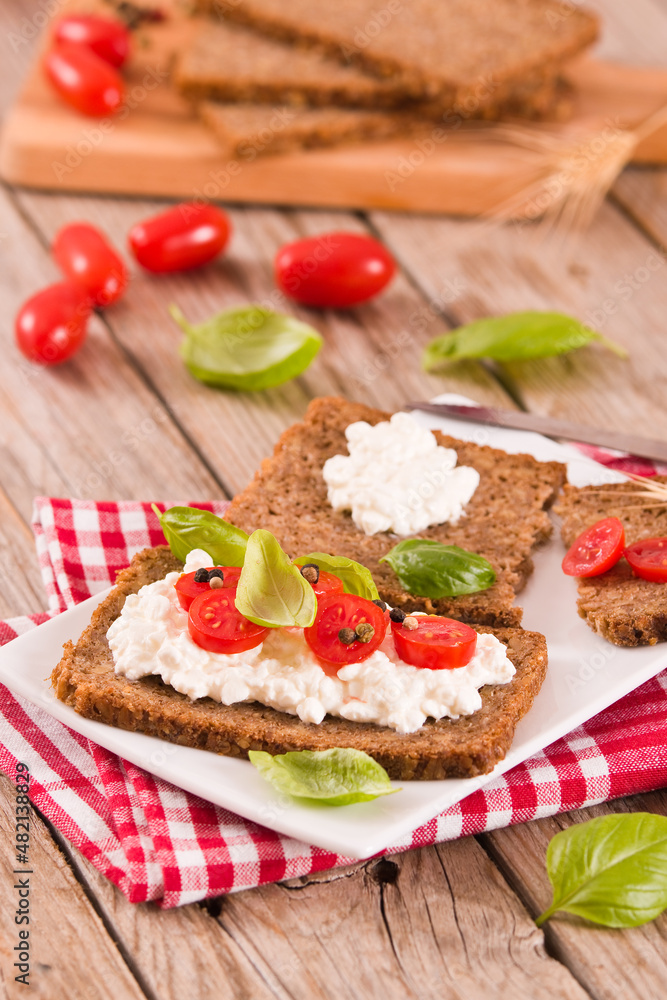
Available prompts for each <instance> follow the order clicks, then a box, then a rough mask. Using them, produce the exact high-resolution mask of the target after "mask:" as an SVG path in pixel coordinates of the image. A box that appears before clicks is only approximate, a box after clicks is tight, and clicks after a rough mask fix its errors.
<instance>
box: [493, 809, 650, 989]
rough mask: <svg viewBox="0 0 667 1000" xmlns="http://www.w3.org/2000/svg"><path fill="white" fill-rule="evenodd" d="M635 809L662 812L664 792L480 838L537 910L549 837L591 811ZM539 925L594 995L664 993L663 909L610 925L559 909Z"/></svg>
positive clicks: (546, 900) (546, 891)
mask: <svg viewBox="0 0 667 1000" xmlns="http://www.w3.org/2000/svg"><path fill="white" fill-rule="evenodd" d="M638 811H645V812H654V813H659V814H660V815H663V816H664V815H667V793H665V792H658V793H654V794H651V795H641V796H640V795H638V796H635V797H633V798H627V799H619V800H618V801H616V802H610V803H609V804H608V805H602V806H595V807H593V808H591V809H582V810H579V811H578V812H572V813H568V814H564V815H560V816H555V817H553V818H551V819H545V820H539V821H538V822H534V823H526V824H523V825H521V826H514V827H510V828H508V829H505V830H496V831H495V832H494V833H491V834H485V835H484V836H483V837H482V838H480V839H481V841H482V843H483V845H484V846H485V847H486V849H487V850H488V851H489V853H490V855H491V857H492V858H493V859H494V860H495V861H496V862H498V863H499V864H500V866H501V869H502V871H503V872H504V874H505V877H506V878H507V880H508V882H509V884H510V885H511V886H512V888H513V889H514V890H515V891H516V892H517V893H518V894H519V896H520V897H521V899H522V900H523V901H524V903H525V904H526V906H527V907H528V909H529V911H530V912H531V913H532V914H533V915H534V916H537V915H538V914H539V913H542V912H543V911H544V910H545V909H546V908H547V907H548V906H549V904H550V903H551V899H552V893H551V886H550V884H549V881H548V879H547V875H546V869H545V863H544V858H545V854H546V849H547V845H548V843H549V840H550V839H551V837H553V836H554V834H556V833H558V832H559V831H560V830H564V829H567V828H568V827H569V826H572V824H574V823H580V822H583V821H585V820H587V819H592V818H593V817H594V816H605V815H609V814H610V813H621V812H638ZM543 929H544V932H545V937H546V941H547V947H548V948H549V951H550V953H551V954H553V955H554V956H556V957H557V958H558V959H559V960H560V961H561V962H564V963H565V964H566V965H567V966H568V968H569V969H570V970H571V972H572V973H573V975H574V976H576V978H577V979H578V980H579V982H580V983H581V984H582V985H583V986H584V987H585V989H587V990H588V991H589V992H590V994H591V996H593V997H595V1000H616V998H617V997H620V996H623V997H632V998H633V1000H655V998H656V997H659V996H662V995H663V994H664V984H665V981H666V980H667V953H666V952H665V937H666V936H667V915H665V914H663V915H662V916H660V917H658V919H657V920H655V921H654V922H653V923H650V924H646V925H644V926H643V927H635V928H632V929H631V930H612V929H609V928H602V927H596V926H595V925H593V924H586V923H584V922H583V921H582V920H578V919H575V918H574V917H570V916H568V915H566V914H560V915H557V916H555V917H552V918H551V920H549V921H548V922H547V923H546V924H545V925H544V928H543Z"/></svg>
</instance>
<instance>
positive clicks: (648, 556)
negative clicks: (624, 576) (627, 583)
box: [623, 538, 667, 583]
mask: <svg viewBox="0 0 667 1000" xmlns="http://www.w3.org/2000/svg"><path fill="white" fill-rule="evenodd" d="M623 555H624V556H625V558H626V559H627V560H628V562H629V563H630V565H631V566H632V572H633V573H634V574H635V576H639V577H641V578H642V580H652V581H653V582H654V583H667V538H644V539H642V541H641V542H633V544H632V545H628V547H627V549H626V550H625V552H624V553H623Z"/></svg>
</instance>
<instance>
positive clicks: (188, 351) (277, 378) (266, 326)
mask: <svg viewBox="0 0 667 1000" xmlns="http://www.w3.org/2000/svg"><path fill="white" fill-rule="evenodd" d="M169 311H170V313H171V315H172V316H173V318H174V319H175V320H176V322H177V323H178V325H179V326H180V327H181V328H182V329H183V330H184V331H185V340H184V341H183V343H182V344H181V356H182V358H183V360H184V361H185V364H186V365H187V367H188V369H189V370H190V372H191V373H192V375H194V377H195V378H198V379H199V380H200V381H201V382H206V383H207V384H208V385H217V386H225V387H226V388H229V389H245V390H253V391H256V390H259V389H268V388H270V387H271V386H274V385H281V384H282V383H283V382H287V381H289V379H292V378H295V377H296V376H297V375H300V374H301V372H302V371H305V369H306V368H307V367H308V365H309V364H310V363H311V361H312V360H313V358H314V357H315V355H316V354H317V352H318V351H319V349H320V347H321V346H322V338H321V336H320V334H319V333H318V332H317V330H314V329H313V327H312V326H308V325H307V324H306V323H301V322H300V321H299V320H298V319H294V317H293V316H284V315H282V314H281V313H277V312H272V311H271V310H270V309H264V308H262V307H261V306H242V307H241V308H239V309H228V310H226V312H222V313H219V314H218V315H217V316H213V317H211V319H209V320H207V321H206V322H205V323H199V324H198V325H196V326H193V325H191V324H190V323H188V321H187V320H186V319H185V317H184V316H183V314H182V313H181V311H180V310H179V309H178V308H177V306H171V307H170V310H169Z"/></svg>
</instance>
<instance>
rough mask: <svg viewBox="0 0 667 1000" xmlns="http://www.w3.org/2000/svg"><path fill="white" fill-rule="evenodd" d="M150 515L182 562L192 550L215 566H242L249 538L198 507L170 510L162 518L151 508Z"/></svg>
mask: <svg viewBox="0 0 667 1000" xmlns="http://www.w3.org/2000/svg"><path fill="white" fill-rule="evenodd" d="M153 511H154V512H155V514H156V515H157V517H158V519H159V521H160V527H161V528H162V531H163V532H164V537H165V538H166V539H167V542H168V544H169V548H170V549H171V551H172V552H173V553H174V555H175V556H176V558H177V559H180V560H181V562H185V560H186V558H187V554H188V552H190V551H191V550H192V549H203V550H204V552H208V554H209V555H210V557H211V561H212V562H213V563H214V564H215V565H216V566H243V560H244V558H245V550H246V544H247V542H248V536H247V535H246V533H245V531H242V530H241V529H240V528H237V527H236V525H234V524H230V523H229V521H225V520H224V519H223V518H221V517H217V516H216V515H215V514H211V513H210V511H207V510H199V508H197V507H170V508H169V510H166V511H165V512H164V514H163V513H162V512H161V511H160V510H159V508H158V507H156V506H155V504H153Z"/></svg>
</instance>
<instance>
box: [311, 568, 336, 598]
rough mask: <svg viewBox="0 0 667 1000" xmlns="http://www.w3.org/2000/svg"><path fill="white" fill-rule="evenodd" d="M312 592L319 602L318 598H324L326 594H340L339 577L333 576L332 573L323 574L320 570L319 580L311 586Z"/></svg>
mask: <svg viewBox="0 0 667 1000" xmlns="http://www.w3.org/2000/svg"><path fill="white" fill-rule="evenodd" d="M313 590H314V591H315V594H316V595H317V599H318V601H319V600H320V598H322V597H326V596H327V595H328V594H342V593H343V581H342V580H341V579H340V577H339V576H334V575H333V573H324V572H322V571H321V570H320V576H319V579H318V581H317V583H314V584H313Z"/></svg>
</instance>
